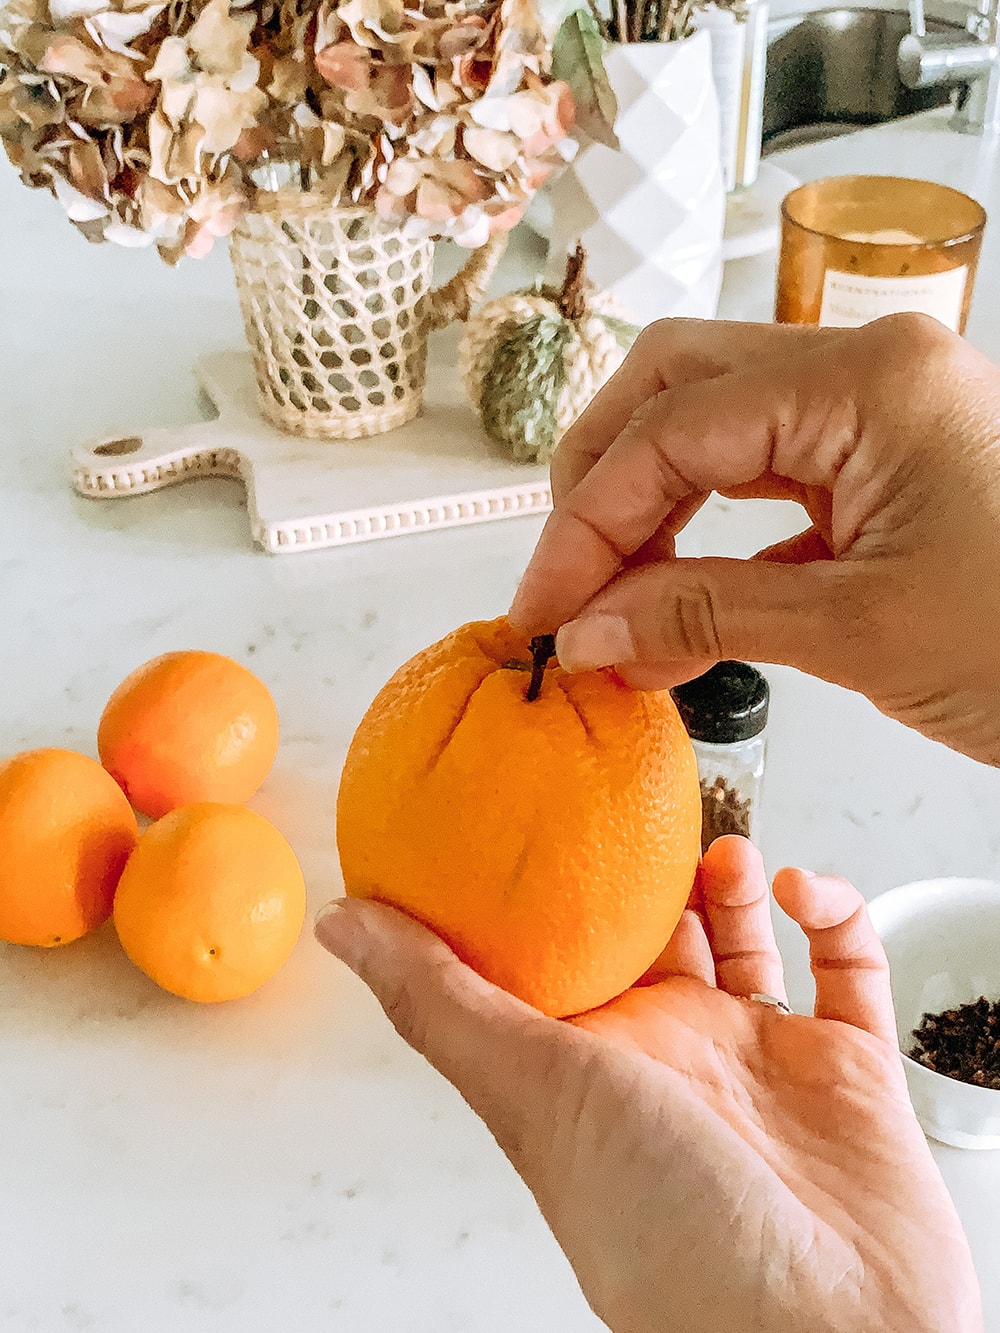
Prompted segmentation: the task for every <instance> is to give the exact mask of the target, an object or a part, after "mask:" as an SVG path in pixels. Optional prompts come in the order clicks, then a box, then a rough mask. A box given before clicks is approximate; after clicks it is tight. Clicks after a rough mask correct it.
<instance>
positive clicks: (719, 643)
mask: <svg viewBox="0 0 1000 1333" xmlns="http://www.w3.org/2000/svg"><path fill="white" fill-rule="evenodd" d="M859 582H860V579H859V575H858V571H857V568H856V567H852V566H851V565H847V564H837V563H836V562H834V561H830V560H822V561H814V562H810V563H808V564H805V565H794V564H780V563H770V562H768V561H766V560H730V559H723V558H721V557H719V558H717V557H712V558H707V559H700V560H667V561H663V562H661V563H658V564H653V565H645V566H643V567H642V568H640V569H635V570H632V571H629V572H626V573H624V574H621V575H619V577H618V578H617V579H615V580H614V582H613V583H611V584H609V585H608V586H607V587H606V588H604V589H603V590H602V591H601V592H600V593H598V595H597V596H596V597H594V598H593V599H592V601H590V602H589V603H588V604H587V606H586V607H585V608H584V610H583V611H582V612H581V613H580V615H579V616H577V617H576V618H575V619H574V620H570V621H568V622H567V623H566V624H564V625H563V626H562V628H561V629H560V630H559V632H558V634H557V635H556V652H557V654H558V658H559V663H560V665H561V666H563V667H564V668H565V669H566V670H567V671H590V670H594V669H596V668H597V667H604V666H613V667H615V668H616V670H618V671H619V673H620V674H621V675H622V676H624V677H625V679H626V680H628V681H629V682H630V683H631V684H633V685H635V686H636V687H638V688H640V689H648V688H664V687H666V686H668V685H675V684H678V683H680V682H681V681H683V680H689V679H690V678H691V677H692V676H694V675H698V674H700V673H701V672H702V671H706V670H707V669H708V668H709V667H710V666H711V665H713V664H714V663H715V662H720V661H724V660H726V659H730V658H741V659H744V660H749V661H755V662H772V663H777V664H780V665H783V666H793V667H798V668H799V669H800V670H802V671H807V672H809V673H810V674H811V675H814V676H821V677H823V678H824V679H826V680H830V681H835V682H836V683H838V684H845V685H850V684H851V683H852V681H853V680H854V679H855V677H856V675H857V673H856V670H855V662H856V660H857V659H858V657H859V655H860V654H861V652H862V651H863V650H864V645H865V644H866V643H867V644H868V645H869V648H870V645H871V641H872V632H871V628H870V622H869V617H868V616H867V614H866V613H865V606H866V600H865V597H864V596H863V595H862V591H863V590H862V589H860V588H859V586H858V585H859Z"/></svg>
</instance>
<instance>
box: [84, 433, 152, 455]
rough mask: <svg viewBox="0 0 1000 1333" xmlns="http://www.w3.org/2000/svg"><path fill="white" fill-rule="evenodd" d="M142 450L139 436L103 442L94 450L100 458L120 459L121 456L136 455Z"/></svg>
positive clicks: (127, 436) (128, 436) (126, 436)
mask: <svg viewBox="0 0 1000 1333" xmlns="http://www.w3.org/2000/svg"><path fill="white" fill-rule="evenodd" d="M141 448H142V436H141V435H124V436H122V438H121V439H120V440H105V441H104V443H103V444H98V445H96V446H95V448H94V453H95V454H100V456H101V457H102V458H120V457H121V455H122V454H137V453H138V452H139V450H140V449H141Z"/></svg>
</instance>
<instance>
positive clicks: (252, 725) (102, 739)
mask: <svg viewBox="0 0 1000 1333" xmlns="http://www.w3.org/2000/svg"><path fill="white" fill-rule="evenodd" d="M97 747H98V750H99V751H100V755H101V762H102V763H103V765H104V767H105V768H106V769H107V770H108V772H109V773H110V774H111V775H112V777H113V778H114V779H115V781H116V782H118V783H119V785H120V786H121V788H122V790H123V791H124V792H125V794H126V796H127V797H128V798H129V800H130V801H131V802H132V804H133V805H134V806H135V808H136V809H137V810H141V811H142V813H143V814H145V815H149V816H150V818H152V819H159V817H160V816H161V815H165V814H166V813H167V811H168V810H175V809H177V807H178V806H181V805H189V804H191V803H192V802H195V801H224V802H237V803H238V802H242V801H246V800H249V798H250V797H251V796H252V795H253V794H254V792H255V791H256V790H257V788H258V787H259V786H260V784H261V783H262V782H263V781H264V779H265V777H266V776H267V774H268V772H269V770H270V768H271V765H272V764H273V763H274V756H275V754H276V753H277V749H278V712H277V709H276V708H275V705H274V700H273V699H272V698H271V695H270V693H269V691H268V689H267V686H266V685H264V683H263V682H262V681H260V680H258V678H257V677H256V676H255V675H254V674H253V672H252V671H248V670H247V668H246V667H245V666H242V665H241V664H240V663H239V662H234V661H233V660H232V658H230V657H223V656H222V655H221V654H219V653H207V652H197V651H193V650H192V651H184V652H175V653H164V655H163V656H162V657H156V658H154V659H153V660H152V661H151V662H147V663H145V665H144V666H141V667H138V668H137V669H136V670H135V671H133V672H132V674H131V675H130V676H128V677H126V679H125V680H123V681H122V683H121V684H120V685H119V686H118V688H117V689H116V690H115V691H114V693H113V694H112V696H111V698H110V699H109V700H108V703H107V706H106V707H105V709H104V713H103V714H102V716H101V721H100V725H99V727H98V731H97Z"/></svg>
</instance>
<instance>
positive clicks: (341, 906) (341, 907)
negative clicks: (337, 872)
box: [313, 898, 368, 969]
mask: <svg viewBox="0 0 1000 1333" xmlns="http://www.w3.org/2000/svg"><path fill="white" fill-rule="evenodd" d="M363 916H364V913H363V912H360V911H358V910H357V904H356V903H354V902H352V901H348V900H347V899H344V898H335V899H334V900H333V902H329V903H327V904H326V906H325V907H321V908H320V910H319V911H318V912H317V913H316V920H315V921H314V922H313V934H314V935H315V936H316V939H317V940H318V941H319V943H320V944H322V946H323V948H324V949H326V951H327V952H328V953H332V954H333V956H334V957H335V958H339V959H340V961H341V962H342V963H346V964H347V966H348V967H349V968H352V969H354V967H355V964H356V963H357V961H358V959H359V958H360V956H361V952H362V949H363V948H364V945H365V941H366V940H367V938H368V929H367V927H366V925H365V923H364V920H363Z"/></svg>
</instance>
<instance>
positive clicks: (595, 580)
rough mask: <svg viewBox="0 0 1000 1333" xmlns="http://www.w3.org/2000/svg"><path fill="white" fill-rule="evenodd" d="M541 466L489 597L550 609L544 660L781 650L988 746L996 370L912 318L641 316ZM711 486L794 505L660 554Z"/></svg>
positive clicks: (642, 684)
mask: <svg viewBox="0 0 1000 1333" xmlns="http://www.w3.org/2000/svg"><path fill="white" fill-rule="evenodd" d="M552 489H553V496H554V502H555V508H554V510H553V513H552V515H551V516H550V518H549V520H548V523H547V524H546V527H545V529H544V531H543V533H542V536H541V540H540V541H539V544H538V548H537V550H536V552H535V555H534V557H533V559H532V561H531V563H530V564H529V566H528V568H527V571H526V573H525V575H524V578H523V580H522V583H521V586H520V589H519V590H518V593H517V596H516V598H515V600H514V604H513V606H512V607H511V613H510V615H511V619H512V621H513V622H514V623H515V624H517V625H518V626H519V627H520V628H523V629H524V630H525V632H526V633H528V634H537V633H543V632H553V631H555V630H557V629H559V634H558V637H557V650H558V654H559V660H560V662H561V663H562V665H563V666H564V667H567V668H568V669H569V670H583V669H589V668H593V667H598V666H608V665H613V666H615V667H616V668H617V670H618V671H619V672H620V674H622V675H623V676H624V677H625V678H626V679H627V680H629V681H630V683H632V684H633V685H636V686H638V687H639V688H662V687H664V686H669V685H676V684H679V683H680V682H681V681H683V680H687V679H690V678H691V677H692V676H694V675H698V674H700V673H701V672H702V671H704V670H706V669H707V668H708V667H709V666H710V665H711V664H712V663H713V662H717V661H720V660H722V659H725V658H745V659H749V660H751V661H761V662H775V663H781V664H785V665H789V666H795V667H799V668H801V669H803V670H805V671H808V672H810V673H812V674H813V675H816V676H820V677H822V678H824V679H826V680H829V681H833V682H835V683H837V684H840V685H844V686H847V687H848V688H850V689H854V690H858V691H860V692H861V693H863V694H865V695H867V696H868V698H869V699H871V700H872V702H873V703H874V704H875V705H876V706H877V707H878V708H879V709H881V710H882V712H884V713H886V714H888V715H889V716H890V717H894V718H897V719H898V720H900V721H902V722H905V723H907V724H908V725H909V726H911V727H914V728H916V729H917V730H918V731H921V732H923V733H924V734H925V735H927V736H931V737H933V738H935V739H937V740H940V741H943V742H944V743H945V744H947V745H950V746H952V747H953V748H955V749H958V750H961V751H963V752H964V753H966V754H968V755H971V756H973V757H974V758H977V759H981V760H984V761H986V762H988V763H992V764H1000V703H998V701H1000V652H998V650H997V643H998V642H1000V572H998V571H1000V371H998V370H997V369H996V367H994V366H993V365H991V364H990V363H989V362H987V361H986V360H985V359H984V358H983V357H982V356H981V355H980V354H979V353H977V352H976V351H975V350H974V349H973V348H972V347H970V346H969V344H968V343H966V342H964V341H963V340H962V339H961V338H959V337H957V336H956V335H954V334H951V333H949V332H947V331H946V330H945V329H944V328H943V327H942V326H941V325H939V324H937V323H936V322H935V321H933V320H931V319H928V318H926V317H924V316H920V315H896V316H891V317H889V318H887V319H882V320H879V321H877V322H876V323H874V324H870V325H868V326H866V327H865V328H862V329H851V330H846V329H812V328H802V327H796V326H785V325H751V324H725V323H699V322H697V321H690V320H670V321H663V322H661V323H659V324H654V325H652V326H651V327H650V328H648V329H646V330H645V331H644V332H643V333H642V334H641V335H640V337H639V339H638V341H637V342H636V344H635V347H634V348H633V350H632V352H631V353H630V355H629V357H628V359H627V360H626V362H625V364H624V365H623V367H622V368H621V369H620V370H619V371H618V373H617V374H616V375H615V376H614V377H613V379H612V380H611V381H610V382H609V383H608V384H607V385H606V386H605V388H604V389H603V390H602V391H601V392H600V393H599V394H598V395H597V397H596V398H595V399H594V401H593V403H592V404H591V405H590V407H589V408H588V409H587V410H586V412H584V414H583V416H582V417H581V418H580V420H579V421H578V422H577V424H576V425H575V426H574V427H573V428H572V429H571V430H570V431H569V432H568V433H567V435H566V436H565V437H564V439H563V441H562V442H561V444H560V446H559V449H558V450H557V452H556V456H555V458H554V460H553V464H552ZM712 491H718V492H719V493H721V494H722V495H725V496H729V497H733V498H748V497H767V498H778V499H793V500H797V501H798V502H799V503H800V504H801V505H802V506H803V508H804V509H805V510H806V512H807V514H808V516H809V520H810V523H809V526H808V527H807V528H806V529H805V530H804V531H803V532H802V533H801V534H800V535H799V536H798V537H796V538H794V539H792V540H791V541H788V542H784V543H781V544H780V546H778V547H774V548H771V549H770V550H769V551H765V552H761V553H760V554H759V556H758V558H756V559H754V560H749V561H743V560H729V559H718V558H706V559H699V560H675V559H674V558H673V556H674V538H675V536H676V534H677V533H678V532H679V531H680V530H681V528H683V527H684V525H685V524H686V523H687V521H688V520H689V519H690V518H691V516H692V515H693V514H694V513H695V512H696V510H697V509H698V508H699V507H700V505H701V504H702V503H703V502H704V500H705V499H706V498H707V496H708V494H709V493H710V492H712ZM560 626H561V628H559V627H560Z"/></svg>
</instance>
